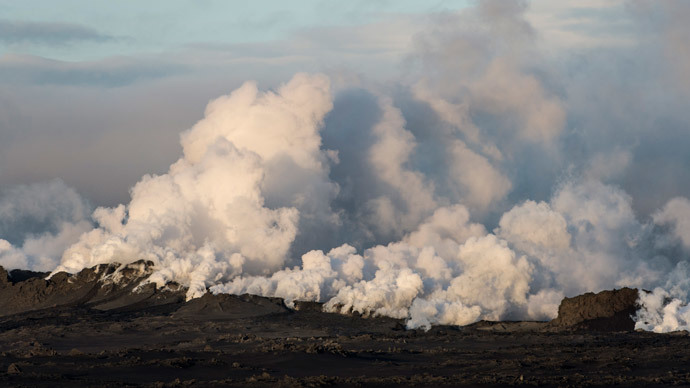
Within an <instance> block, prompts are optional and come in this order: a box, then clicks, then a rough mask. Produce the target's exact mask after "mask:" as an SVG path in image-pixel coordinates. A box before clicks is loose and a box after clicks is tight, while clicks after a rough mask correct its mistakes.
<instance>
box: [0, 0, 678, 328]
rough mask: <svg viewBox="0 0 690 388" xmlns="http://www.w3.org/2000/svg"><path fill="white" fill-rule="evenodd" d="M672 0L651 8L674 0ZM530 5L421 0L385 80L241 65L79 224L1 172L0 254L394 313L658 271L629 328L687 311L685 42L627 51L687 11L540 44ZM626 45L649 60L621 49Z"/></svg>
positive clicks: (428, 312) (540, 311) (4, 258)
mask: <svg viewBox="0 0 690 388" xmlns="http://www.w3.org/2000/svg"><path fill="white" fill-rule="evenodd" d="M638 3H639V5H640V6H649V4H650V3H649V2H646V1H641V2H638ZM674 4H676V3H672V2H668V3H667V5H665V6H663V7H661V8H659V9H658V10H657V11H659V12H661V13H662V14H663V13H665V12H666V13H668V12H673V10H675V9H676V8H679V9H680V10H681V11H684V10H686V9H687V7H684V6H680V5H674ZM527 8H528V4H527V3H526V2H523V1H508V0H504V1H498V0H492V1H481V2H479V3H478V5H477V7H473V8H469V9H467V10H464V11H462V12H458V13H447V14H442V15H437V16H435V17H434V18H433V20H432V21H433V23H432V24H433V26H432V27H430V28H429V29H428V30H427V31H426V32H425V33H423V34H420V35H418V36H417V37H416V41H415V49H414V51H413V52H412V53H411V54H410V56H409V59H410V61H409V62H408V63H410V64H411V66H410V69H409V70H410V71H409V73H408V74H407V75H406V78H404V79H401V80H394V82H391V84H394V86H392V87H391V85H390V84H386V85H367V86H361V84H360V86H359V87H357V88H350V87H345V86H341V87H340V89H338V90H337V92H336V93H334V94H333V95H332V92H331V89H330V81H329V78H328V77H327V76H325V75H305V74H298V75H296V76H295V77H294V78H293V79H292V80H290V81H289V82H287V83H286V84H284V85H283V86H281V87H279V88H278V89H277V90H275V91H265V92H262V91H259V90H258V88H257V86H256V84H255V83H251V82H248V83H246V84H244V85H243V86H242V87H240V88H239V89H237V90H235V91H234V92H232V93H231V94H229V95H227V96H222V97H219V98H217V99H215V100H213V101H211V102H210V103H209V105H208V107H207V109H206V112H205V116H204V118H203V119H202V120H201V121H199V122H198V123H197V124H196V125H194V126H193V127H192V128H191V129H189V130H188V131H186V132H184V133H183V134H182V136H181V144H182V148H183V155H182V157H181V158H180V159H179V160H178V161H177V162H175V163H174V164H172V165H171V166H170V168H169V170H168V172H167V173H165V174H162V175H156V176H150V175H147V176H145V177H143V178H142V179H141V181H140V182H138V183H137V184H136V185H135V186H134V187H133V188H132V189H131V201H130V202H129V203H128V204H126V205H124V204H123V205H120V206H118V207H114V208H98V209H96V210H95V211H94V212H93V214H92V218H93V220H94V221H95V222H96V224H97V225H96V227H95V228H93V227H92V226H91V222H90V221H88V220H86V218H87V216H86V214H88V211H87V210H86V209H87V207H86V205H83V201H82V200H81V199H80V198H79V197H78V196H77V195H76V193H74V192H73V190H71V189H68V188H66V187H65V186H64V185H63V184H60V183H52V184H49V185H48V186H46V187H47V189H45V190H44V189H43V188H39V189H37V190H39V191H40V190H44V191H46V192H54V195H48V196H47V197H44V196H41V195H38V194H31V195H29V194H25V193H24V192H23V191H22V190H25V189H26V188H19V189H12V190H9V191H7V194H6V196H5V197H3V198H7V200H0V215H2V216H3V217H0V232H1V233H2V234H0V236H4V237H3V238H4V239H3V240H0V264H2V265H5V266H15V267H16V266H28V267H30V268H38V269H40V268H47V269H54V270H55V271H62V270H65V271H70V272H74V271H78V270H80V269H82V268H84V267H88V266H92V265H95V264H99V263H107V262H114V261H117V262H131V261H135V260H139V259H146V260H151V261H153V262H154V263H155V272H154V273H153V275H152V276H151V277H150V281H151V282H155V283H156V284H158V285H159V286H162V285H164V284H165V283H166V282H168V281H176V282H179V283H181V284H183V285H185V286H187V287H189V291H188V294H187V295H188V297H189V298H193V297H197V296H200V295H202V294H203V293H204V292H206V291H207V289H210V290H211V291H212V292H214V293H238V294H239V293H252V294H259V295H265V296H278V297H282V298H284V299H285V301H286V304H287V305H289V306H294V302H295V301H303V300H304V301H319V302H323V303H324V308H325V309H326V310H327V311H332V312H341V313H349V312H356V313H360V314H363V315H367V316H374V315H386V316H392V317H396V318H402V319H405V320H406V322H407V326H408V327H410V328H418V327H421V328H429V327H430V326H432V325H435V324H457V325H462V324H468V323H471V322H475V321H477V320H479V319H490V320H497V319H533V320H545V319H550V318H553V317H554V316H555V315H556V313H557V308H558V304H559V302H560V300H561V299H562V298H563V297H564V296H573V295H576V294H579V293H582V292H587V291H600V290H603V289H610V288H613V287H622V286H630V287H638V288H643V289H651V290H654V291H652V292H650V293H646V292H642V293H641V295H640V303H641V304H642V306H643V308H642V310H640V312H638V315H637V317H636V319H637V325H638V327H639V328H643V329H646V330H654V331H669V330H677V329H683V328H688V326H689V322H690V313H689V312H688V311H690V308H688V307H687V302H688V301H690V299H689V294H688V292H689V291H690V282H689V281H688V280H687V279H689V278H690V273H689V268H690V264H688V259H689V258H690V256H689V254H690V201H689V200H688V199H687V192H686V191H687V188H688V187H690V186H687V185H686V184H685V183H684V182H686V181H688V180H687V179H684V177H687V175H684V174H686V171H685V170H686V169H685V168H682V166H686V165H687V164H688V163H689V162H690V159H688V158H687V156H685V155H686V154H687V153H686V152H685V151H686V148H687V147H686V146H687V144H688V142H687V140H688V139H687V136H686V135H685V133H686V132H687V131H685V129H686V128H687V125H690V115H688V114H687V112H690V109H687V99H683V98H679V96H683V95H684V94H685V93H687V88H685V86H683V85H686V83H685V84H684V83H683V82H686V80H685V81H683V82H672V81H669V80H668V78H669V77H673V75H674V74H681V75H682V74H684V70H683V66H681V65H682V64H683V63H684V62H683V61H681V62H679V63H680V65H678V64H669V63H666V62H664V63H657V61H659V60H663V56H658V55H652V56H647V57H645V56H644V55H641V56H640V57H638V53H642V54H644V53H654V52H655V50H656V48H657V46H659V47H663V49H664V50H666V51H669V52H672V51H674V50H681V51H683V50H684V49H683V48H682V47H680V45H679V43H678V42H684V41H683V40H682V39H680V37H683V36H685V34H686V33H687V27H686V26H685V24H682V23H681V22H679V21H678V20H676V19H677V18H670V19H669V20H670V21H674V24H673V25H671V26H667V27H663V28H662V27H659V26H656V29H654V28H652V29H651V30H652V31H656V32H654V33H653V34H651V35H650V37H649V39H640V40H639V42H637V44H636V45H633V47H631V48H628V47H616V50H612V51H611V52H614V54H608V52H607V53H604V54H602V53H601V52H600V51H596V52H593V53H591V52H584V53H580V54H579V55H582V56H583V57H584V58H586V60H584V59H582V58H580V57H578V56H574V57H571V56H569V55H565V54H562V55H561V56H550V55H549V54H550V53H548V52H542V51H540V50H541V48H542V47H543V46H541V45H540V44H539V39H540V36H539V31H537V30H536V29H535V28H534V27H533V26H531V25H530V24H529V23H527V22H526V19H525V12H527ZM652 19H653V18H652ZM662 19H663V18H662ZM664 37H671V38H672V39H670V40H669V41H668V42H666V44H665V45H663V46H660V45H658V44H656V43H658V41H659V40H663V39H664ZM610 55H613V57H612V56H610ZM615 55H620V58H618V57H616V56H615ZM685 57H686V55H684V56H681V58H685ZM631 58H633V59H635V60H640V61H642V62H643V65H642V66H640V68H639V69H638V68H634V69H628V68H625V67H624V66H623V65H625V64H627V63H631V62H634V61H632V60H631ZM659 58H662V59H659ZM612 60H613V63H614V64H615V66H619V68H616V71H613V72H612V73H603V74H604V75H603V76H602V75H600V72H601V71H603V70H605V69H608V66H609V63H610V62H611V61H612ZM615 66H614V68H615ZM668 68H672V69H673V70H674V72H667V71H666V70H667V69H668ZM583 69H584V70H583ZM622 73H625V74H623V75H620V74H622ZM638 73H639V74H638ZM638 75H641V76H640V77H638ZM617 77H620V78H617ZM638 79H645V80H647V81H646V82H642V83H640V84H637V83H636V84H635V86H636V87H637V88H636V90H635V92H636V93H630V90H628V89H627V88H628V86H626V85H627V84H628V81H630V80H638ZM636 82H640V81H636ZM364 83H365V82H362V84H364ZM657 84H659V85H662V86H661V88H662V89H663V90H657V89H653V88H658V87H659V86H656V85H657ZM675 84H678V85H675ZM664 86H668V88H665V87H664ZM649 88H652V89H649ZM646 90H653V91H655V92H649V94H642V95H638V94H640V93H642V92H639V93H637V92H638V91H646ZM659 95H663V96H665V98H664V99H662V100H660V101H661V102H660V101H657V100H656V96H659ZM669 101H672V102H673V103H672V104H671V103H668V102H669ZM683 104H685V105H683ZM667 117H671V118H672V119H667ZM667 122H671V123H670V124H665V123H667ZM659 125H668V127H663V128H670V129H669V130H668V131H660V130H659V129H658V128H657V126H659ZM678 128H680V129H678ZM650 144H651V145H650ZM674 147H679V148H674ZM677 149H680V150H681V151H682V152H672V151H673V150H677ZM657 165H661V166H663V167H664V169H663V171H661V170H662V169H659V168H658V169H655V167H654V166H657ZM678 166H681V167H678ZM661 172H663V173H661ZM650 182H652V183H654V182H660V183H662V184H663V185H662V187H663V188H665V189H663V190H662V189H659V190H656V189H655V190H651V189H650V187H656V186H654V185H653V184H650ZM41 187H42V186H41ZM13 190H14V191H13ZM683 190H685V191H683ZM29 191H31V192H32V193H33V189H32V190H29ZM20 192H21V193H20ZM17 193H19V194H17ZM27 198H30V200H29V201H28V202H27V201H26V199H27ZM31 198H33V199H31ZM54 201H57V202H54ZM60 201H62V202H60ZM27 204H31V205H27ZM36 209H39V210H36ZM645 209H646V211H645ZM656 209H659V210H656ZM43 212H45V214H46V215H45V216H44V215H43V214H44V213H43ZM22 217H24V218H22ZM23 219H27V220H31V222H26V223H24V222H23V221H21V220H23ZM23 224H26V225H24V226H21V225H23ZM17 225H20V226H21V227H19V228H17V229H16V230H21V231H22V233H19V232H17V233H15V232H13V230H15V229H13V228H15V226H17ZM37 225H39V226H40V225H43V226H40V227H39V226H37ZM82 232H85V233H82ZM77 236H78V237H77ZM65 248H66V249H65ZM63 251H64V253H62V252H63ZM60 253H62V257H61V262H60V263H59V265H58V266H57V268H55V267H56V264H57V262H56V261H57V260H58V257H59V255H60Z"/></svg>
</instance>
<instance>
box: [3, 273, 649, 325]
mask: <svg viewBox="0 0 690 388" xmlns="http://www.w3.org/2000/svg"><path fill="white" fill-rule="evenodd" d="M151 273H153V263H152V262H146V261H143V260H140V261H137V262H134V263H130V264H126V265H121V264H102V265H98V266H95V267H92V268H86V269H84V270H82V271H81V272H79V273H77V274H68V273H65V272H60V273H57V274H55V275H53V276H52V277H50V278H46V276H47V275H48V274H47V273H40V272H31V271H18V270H14V271H11V272H9V273H8V272H7V271H6V270H5V269H3V268H2V267H0V317H2V316H8V315H12V314H17V313H22V312H26V311H33V310H41V309H47V308H54V307H86V308H91V309H95V310H100V311H113V310H115V311H134V310H146V309H149V308H153V307H159V306H164V305H165V306H168V308H166V309H167V311H169V312H170V313H172V316H173V317H175V318H187V319H199V318H201V319H236V318H241V317H242V318H248V317H257V316H265V315H271V314H281V313H286V312H288V311H289V309H288V308H287V307H286V306H285V304H284V301H283V300H282V299H280V298H264V297H259V296H254V295H240V296H237V295H223V294H221V295H211V294H209V293H207V294H205V295H204V296H203V297H201V298H196V299H193V300H191V301H188V302H186V303H185V291H186V290H185V289H184V288H183V287H181V286H179V285H177V284H175V283H170V284H167V285H165V287H162V288H160V287H157V286H156V285H155V284H152V283H147V282H146V279H147V278H148V277H149V276H150V275H151ZM637 300H638V292H637V290H636V289H631V288H622V289H620V290H611V291H602V292H600V293H597V294H594V293H591V292H590V293H586V294H583V295H579V296H576V297H573V298H565V299H563V301H562V302H561V305H560V307H559V308H558V317H557V318H556V319H554V320H552V321H551V322H549V323H548V324H545V323H537V322H535V323H533V324H530V323H529V322H522V323H520V322H494V323H490V322H488V323H487V322H484V323H482V322H478V323H476V324H473V325H470V326H468V328H469V329H477V330H490V331H511V332H512V331H516V332H519V331H535V330H545V331H563V330H567V331H570V330H596V331H632V330H634V327H635V322H634V321H633V320H632V316H633V315H634V314H635V312H636V311H637V309H638V308H639V306H638V304H637ZM321 307H322V305H321V304H320V303H315V302H296V303H295V310H297V311H302V312H314V313H320V312H321Z"/></svg>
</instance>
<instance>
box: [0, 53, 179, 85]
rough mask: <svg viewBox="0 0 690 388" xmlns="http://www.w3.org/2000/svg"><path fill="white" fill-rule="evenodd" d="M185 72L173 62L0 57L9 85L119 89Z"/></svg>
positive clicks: (123, 59)
mask: <svg viewBox="0 0 690 388" xmlns="http://www.w3.org/2000/svg"><path fill="white" fill-rule="evenodd" d="M184 71H185V67H184V66H183V65H180V64H176V63H173V62H160V61H157V60H151V59H144V60H141V59H135V58H128V57H114V58H107V59H103V60H98V61H93V62H65V61H58V60H51V59H46V58H42V57H38V56H33V55H18V54H5V55H3V56H1V57H0V77H2V79H3V80H5V83H8V84H20V85H22V84H23V85H25V84H29V85H70V86H72V85H76V86H98V87H119V86H125V85H129V84H132V83H134V82H137V81H140V80H151V79H156V78H162V77H166V76H170V75H173V74H179V73H181V72H184Z"/></svg>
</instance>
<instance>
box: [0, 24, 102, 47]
mask: <svg viewBox="0 0 690 388" xmlns="http://www.w3.org/2000/svg"><path fill="white" fill-rule="evenodd" d="M113 39H115V38H113V37H112V36H109V35H106V34H102V33H100V32H98V31H97V30H95V29H93V28H90V27H87V26H82V25H79V24H69V23H53V22H28V21H19V20H7V19H0V43H5V44H18V43H31V44H41V45H64V44H70V43H76V42H84V41H91V42H106V41H110V40H113Z"/></svg>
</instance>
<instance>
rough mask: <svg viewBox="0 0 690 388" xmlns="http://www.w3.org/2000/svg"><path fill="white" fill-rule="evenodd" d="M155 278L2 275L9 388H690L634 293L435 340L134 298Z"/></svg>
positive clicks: (214, 304)
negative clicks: (638, 324)
mask: <svg viewBox="0 0 690 388" xmlns="http://www.w3.org/2000/svg"><path fill="white" fill-rule="evenodd" d="M149 272H150V268H149V267H148V265H146V263H137V264H134V265H130V266H123V267H117V266H101V267H98V268H94V269H91V270H85V271H83V272H82V273H80V274H78V275H75V276H67V275H64V276H63V275H56V276H54V277H53V278H52V279H51V280H49V281H46V280H43V279H42V278H41V277H35V276H40V275H41V274H32V273H28V272H21V273H19V272H12V273H10V274H9V275H8V274H7V273H6V272H4V271H3V270H0V352H1V353H0V386H3V387H4V386H8V387H14V386H45V387H54V386H75V387H84V386H112V387H123V386H131V387H136V386H153V387H168V386H219V387H220V386H290V387H291V386H393V385H396V386H397V385H416V386H505V385H535V386H592V385H594V386H609V385H619V386H664V385H685V386H688V385H690V337H688V336H687V334H686V333H673V334H663V335H661V334H652V333H642V332H635V331H632V321H631V320H630V318H629V314H630V311H634V310H635V300H636V298H637V292H636V291H635V290H629V289H623V290H619V291H615V292H614V291H612V292H605V293H600V294H596V295H595V294H586V295H583V296H579V297H576V298H569V299H566V300H564V302H563V303H562V305H561V310H560V312H559V318H558V319H556V320H554V321H552V322H549V323H546V322H479V323H477V324H474V325H471V326H467V327H443V326H442V327H435V328H433V329H432V330H430V331H428V332H424V331H418V330H405V329H404V326H403V322H401V321H399V320H395V319H388V318H363V317H359V316H354V315H351V316H346V315H338V314H327V313H323V312H321V311H320V309H319V305H318V304H315V303H301V304H298V306H297V307H298V310H297V311H295V310H289V309H287V308H286V307H285V306H284V305H283V303H282V301H281V300H279V299H269V298H261V297H256V296H249V295H244V296H232V295H220V296H211V295H206V296H205V297H203V298H199V299H195V300H192V301H190V302H187V303H185V302H184V291H183V290H179V289H177V288H176V287H175V285H170V286H169V287H168V288H167V289H164V290H156V289H155V288H153V287H143V288H142V289H137V290H136V291H135V292H132V290H133V289H134V288H135V286H136V285H138V284H139V282H140V281H141V280H142V279H143V278H145V277H146V276H148V274H149Z"/></svg>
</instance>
